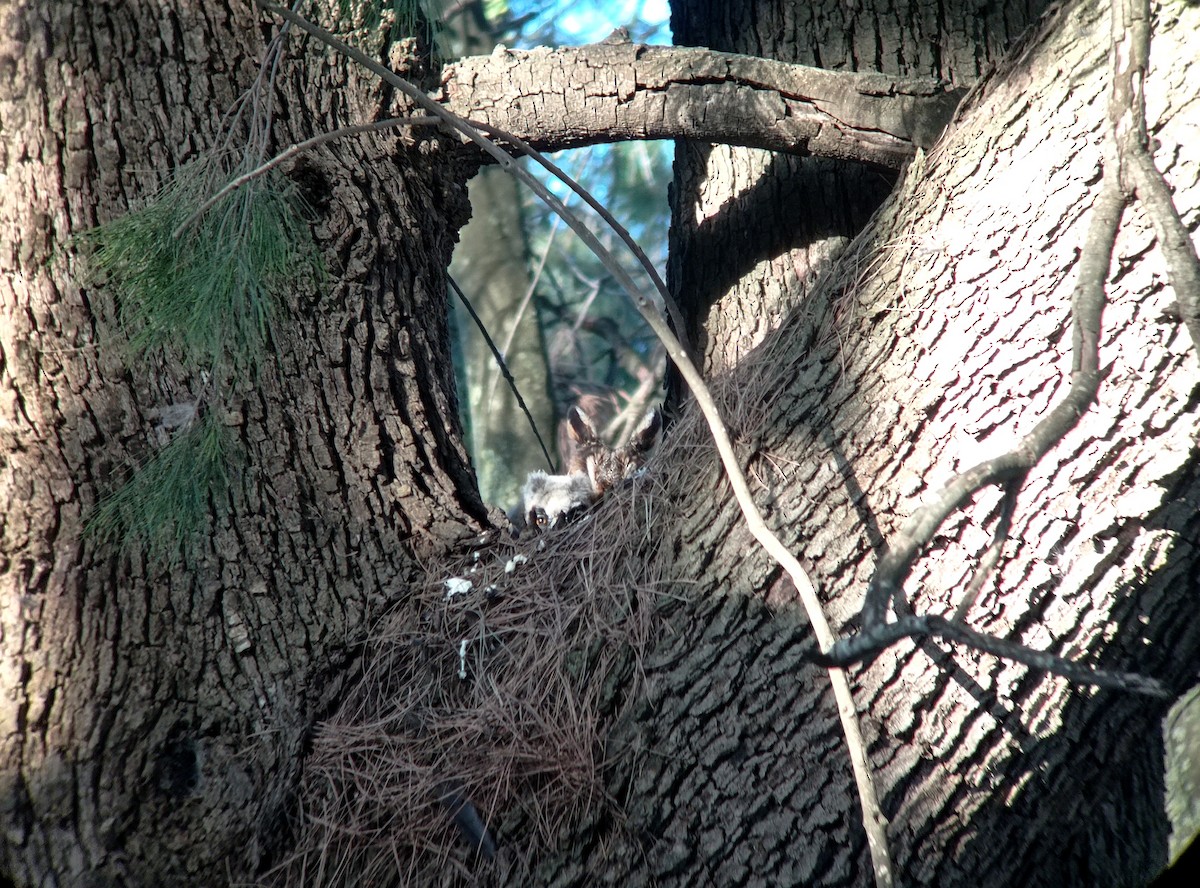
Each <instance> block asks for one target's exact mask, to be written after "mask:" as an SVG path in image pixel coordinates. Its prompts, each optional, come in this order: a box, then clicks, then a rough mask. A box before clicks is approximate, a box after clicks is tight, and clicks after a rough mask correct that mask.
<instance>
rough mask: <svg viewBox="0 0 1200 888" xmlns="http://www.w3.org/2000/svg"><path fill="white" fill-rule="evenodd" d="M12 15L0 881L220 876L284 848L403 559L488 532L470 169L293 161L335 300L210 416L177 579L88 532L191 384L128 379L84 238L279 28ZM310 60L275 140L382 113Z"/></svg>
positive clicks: (425, 156) (387, 152)
mask: <svg viewBox="0 0 1200 888" xmlns="http://www.w3.org/2000/svg"><path fill="white" fill-rule="evenodd" d="M0 14H2V16H3V33H4V34H5V38H4V39H5V43H4V51H3V58H4V59H5V63H4V64H3V65H0V69H2V70H3V71H4V75H3V78H2V79H3V81H4V83H3V86H2V87H0V88H2V89H3V90H4V91H5V92H4V94H3V95H2V96H0V101H2V103H0V114H2V117H0V130H2V131H3V134H4V135H3V138H4V141H5V146H4V151H3V157H2V159H0V164H2V170H0V175H2V177H3V182H4V187H3V189H0V228H2V230H3V231H4V232H5V234H4V239H5V253H4V256H3V259H2V260H0V262H2V263H3V267H4V274H3V276H0V454H2V456H0V460H2V461H0V503H2V506H0V552H2V553H3V554H2V556H0V640H2V643H3V648H4V651H3V653H4V660H3V667H2V668H3V679H2V681H0V686H2V687H3V697H2V700H0V718H2V719H3V721H2V722H0V724H2V727H0V737H2V739H0V822H3V824H4V829H3V839H2V840H0V873H3V874H7V875H8V876H9V877H10V878H12V879H13V880H14V881H15V882H17V883H18V884H29V885H32V884H38V885H53V884H58V885H64V886H65V885H166V884H185V883H187V884H196V885H202V884H212V885H215V884H223V883H224V882H226V881H227V880H228V878H229V877H230V875H231V874H232V875H237V874H246V873H251V872H254V871H255V869H256V868H258V867H259V866H261V865H262V864H263V862H264V858H265V857H266V855H268V854H269V853H270V852H271V850H272V849H275V848H276V847H277V846H278V843H279V839H280V836H281V834H282V831H283V829H284V826H285V822H286V818H287V817H288V816H289V812H291V811H292V810H294V807H293V806H294V787H295V782H296V779H297V774H298V772H299V769H300V767H301V762H302V754H303V750H304V748H305V744H306V742H307V738H308V736H309V733H310V731H311V727H312V725H313V722H314V720H315V719H316V718H317V717H319V716H320V715H321V714H322V713H324V712H325V711H327V709H328V707H329V706H330V705H331V704H332V702H333V701H334V700H335V699H336V698H337V695H338V691H339V688H340V687H341V685H342V679H343V676H344V675H345V674H346V670H347V667H348V665H349V664H350V663H351V662H352V661H353V658H354V657H355V656H356V654H357V653H358V645H359V644H360V643H361V639H362V637H363V633H364V631H365V627H366V626H368V625H369V624H370V623H371V621H372V620H373V618H374V617H375V615H377V614H378V613H379V612H380V611H381V609H382V608H384V607H385V606H387V605H388V604H389V603H391V602H394V601H395V600H396V599H398V598H399V597H400V596H401V595H403V593H404V592H405V591H406V588H407V584H408V583H409V582H410V581H411V578H412V577H413V576H414V575H415V574H416V570H417V569H416V566H415V564H414V559H413V554H414V553H418V554H419V555H420V556H421V557H423V558H434V557H436V556H437V555H438V554H439V553H441V552H443V551H445V550H446V548H447V547H448V546H450V545H451V544H452V543H453V542H454V541H456V540H459V539H461V538H462V537H464V536H466V535H469V534H471V533H472V532H474V531H476V530H477V529H478V527H479V526H480V522H481V521H483V520H484V513H483V508H482V506H481V504H480V502H479V500H478V496H477V494H476V493H474V482H473V477H472V474H471V470H470V467H469V465H468V464H467V461H466V457H465V453H464V450H463V448H462V445H461V435H460V431H459V429H458V428H457V421H456V419H455V417H456V410H455V405H454V397H455V396H454V388H453V379H452V372H451V363H450V358H449V354H450V349H449V346H448V342H447V336H446V326H445V323H444V319H445V317H446V305H445V276H444V270H445V268H446V266H447V264H448V262H449V259H450V251H451V249H452V245H453V244H452V232H453V230H454V227H455V226H456V225H458V224H461V222H462V221H463V219H464V218H465V216H466V204H465V192H464V189H463V187H462V182H461V176H457V175H456V176H451V175H449V174H448V172H447V170H446V169H445V168H444V164H442V163H441V162H440V161H439V159H438V158H439V156H444V155H440V153H439V149H438V147H437V146H436V144H434V143H430V142H425V143H418V144H415V145H412V146H411V147H410V148H407V149H406V148H403V147H402V146H401V145H400V143H399V141H398V139H397V137H396V136H395V135H394V134H391V133H389V134H384V135H376V136H367V137H360V138H356V139H351V140H343V141H340V142H336V143H332V144H329V145H327V146H326V147H324V148H322V149H321V150H319V151H317V152H315V153H313V154H311V155H307V156H305V157H304V158H303V159H302V160H301V161H300V162H299V163H298V164H296V166H295V167H293V169H292V172H291V174H292V176H293V177H294V178H295V180H296V181H297V182H298V183H299V184H300V186H301V187H302V189H303V190H304V192H305V196H306V197H307V198H308V200H309V202H310V203H311V204H312V205H313V206H314V207H315V208H316V211H317V216H318V218H317V222H316V226H315V230H316V233H317V237H318V241H319V244H320V246H321V247H322V248H323V250H324V256H325V262H326V267H327V270H328V272H329V283H328V286H326V287H323V288H322V292H320V293H319V294H317V293H312V292H305V293H296V294H295V295H294V298H293V299H291V300H290V304H289V306H288V308H289V309H290V311H291V314H290V316H289V317H287V318H285V319H284V320H283V321H282V322H280V323H279V324H278V325H277V327H276V329H275V331H274V336H273V338H272V342H271V348H272V349H273V351H274V354H273V355H272V356H271V357H270V359H268V360H266V361H264V369H263V371H262V374H261V378H258V379H255V380H247V381H243V384H242V385H241V386H240V387H238V388H237V389H236V392H235V395H234V397H233V399H232V400H231V401H229V402H228V403H211V402H210V403H209V404H207V405H206V406H207V408H208V409H211V410H214V411H216V412H217V413H218V415H219V416H220V417H221V418H222V420H223V421H224V422H226V423H227V424H229V425H230V426H231V427H232V428H234V429H235V431H236V434H237V437H238V439H239V443H240V445H241V447H242V449H243V457H242V461H241V469H240V471H239V472H238V473H237V475H236V481H235V484H234V488H233V490H232V492H231V503H230V506H229V508H228V510H227V511H223V512H219V513H218V516H217V517H216V518H215V519H214V520H213V521H212V522H211V523H210V524H209V525H208V526H207V527H206V528H205V529H204V532H203V533H204V537H205V539H203V540H202V542H201V544H200V546H199V553H198V555H197V556H196V558H195V559H194V561H191V562H189V563H187V564H186V567H182V566H181V567H176V568H174V569H166V568H163V567H161V566H158V565H156V564H153V563H148V562H147V561H145V560H144V559H143V558H142V557H140V556H138V555H136V554H134V555H129V556H125V555H120V554H117V553H114V552H113V551H112V550H111V548H108V547H98V546H97V545H96V544H95V543H94V542H93V541H90V540H85V539H83V538H81V525H82V522H83V521H84V520H85V518H86V517H87V516H88V514H89V512H90V510H91V509H92V508H93V507H94V506H95V505H96V502H97V498H98V497H99V496H100V495H102V494H103V493H105V492H107V491H109V490H111V489H112V487H113V486H114V485H115V484H116V483H117V482H118V481H119V480H120V479H121V478H122V477H124V475H125V474H126V473H127V472H128V471H129V470H130V469H131V468H132V467H133V466H135V465H136V464H137V463H138V462H139V461H141V460H144V459H146V458H147V457H148V456H150V455H151V454H152V453H153V452H154V449H155V447H156V443H157V441H158V440H159V436H160V435H161V430H157V429H156V428H155V426H156V421H155V420H154V419H153V411H155V410H156V409H157V408H161V407H164V406H167V405H169V404H171V403H175V402H181V401H188V400H193V399H195V398H197V397H199V395H200V393H201V391H202V389H203V386H202V381H201V380H194V379H185V378H181V376H180V374H179V373H178V371H177V370H173V368H172V362H171V358H170V356H168V357H167V358H166V359H165V360H162V361H159V360H155V361H151V362H137V363H135V364H134V365H133V366H131V367H129V368H128V369H124V368H122V367H121V365H120V364H119V363H118V361H117V360H116V355H118V354H119V351H118V348H119V346H118V344H117V342H116V341H115V338H116V337H115V335H114V333H115V331H114V305H113V300H112V296H111V293H110V291H109V290H108V289H106V288H105V287H104V286H100V285H96V286H93V285H85V284H83V283H81V282H82V281H83V280H84V279H85V272H84V267H83V264H82V262H81V260H80V255H79V252H78V245H77V244H76V243H75V242H74V241H72V240H71V238H72V236H73V235H77V234H79V233H81V232H83V231H85V230H87V229H88V228H90V227H91V226H94V225H96V224H97V223H101V222H105V221H108V220H110V219H112V218H114V217H116V216H118V215H120V214H123V213H125V212H127V211H128V210H130V209H131V208H136V207H138V206H139V205H141V204H143V203H144V202H145V201H147V200H149V199H150V198H151V197H152V196H153V194H154V190H155V188H156V187H157V186H158V185H160V184H162V182H163V176H165V175H166V174H167V172H168V171H171V170H175V169H177V168H178V167H179V166H180V165H181V164H183V163H184V162H186V161H188V160H193V159H195V158H196V157H197V156H198V155H199V154H200V153H201V152H205V151H208V150H210V149H211V148H212V147H213V146H214V145H215V144H216V143H217V141H218V139H219V138H220V134H219V133H218V132H216V130H215V127H216V126H217V122H218V121H219V120H220V118H221V116H222V115H223V114H224V112H225V111H226V110H227V109H228V108H229V107H230V106H231V104H232V102H233V101H234V99H235V98H237V97H238V96H239V95H241V94H242V92H243V91H244V90H245V89H246V87H247V86H248V85H249V84H250V83H251V82H252V81H253V79H254V77H255V76H256V74H257V71H258V66H259V64H260V62H261V59H262V58H263V50H264V45H263V42H262V35H263V34H264V33H266V34H271V33H274V31H275V30H277V28H278V25H277V23H275V22H268V20H267V19H266V18H265V17H261V16H260V15H259V14H258V13H257V12H256V11H254V7H253V6H252V5H251V4H248V3H243V2H234V3H194V4H167V3H161V2H155V0H131V2H123V3H115V4H96V3H89V2H78V3H76V2H63V3H5V4H3V7H2V8H0ZM291 45H292V47H294V46H295V43H292V44H291ZM307 58H310V59H312V58H314V55H312V54H308V55H307ZM319 58H320V59H321V61H320V62H319V63H317V64H304V63H303V62H298V61H297V60H295V59H290V60H288V62H287V63H285V64H284V65H283V66H282V68H281V70H282V71H283V74H282V75H281V78H280V87H279V92H278V94H277V96H276V98H277V99H278V100H279V102H280V105H279V106H278V107H277V108H276V111H275V136H276V139H275V145H274V146H273V150H278V148H279V147H282V146H286V145H287V144H289V143H290V142H293V141H298V140H300V139H301V138H304V137H307V136H310V135H312V134H314V133H316V132H321V131H325V130H329V129H333V128H335V127H337V126H342V125H346V124H350V123H359V122H362V121H367V120H371V119H374V118H375V117H376V116H390V115H391V114H392V113H394V111H395V109H394V108H391V107H387V108H384V109H383V112H384V113H383V114H378V112H379V111H380V107H379V106H380V103H381V102H382V101H383V95H384V94H383V91H382V90H381V89H380V88H379V87H378V85H377V83H376V82H374V80H373V79H372V78H371V77H370V76H369V75H367V74H364V73H362V72H360V71H358V70H357V69H355V68H354V67H353V66H351V65H349V64H348V63H347V62H345V60H341V59H335V58H333V57H332V56H327V57H319ZM234 138H235V143H236V141H237V140H238V139H243V138H244V134H242V133H237V134H235V137H234ZM418 220H419V221H418Z"/></svg>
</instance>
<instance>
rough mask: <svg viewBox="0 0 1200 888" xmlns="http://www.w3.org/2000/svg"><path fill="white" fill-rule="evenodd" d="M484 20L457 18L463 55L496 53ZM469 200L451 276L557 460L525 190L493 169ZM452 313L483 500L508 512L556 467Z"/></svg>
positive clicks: (462, 311)
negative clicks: (528, 484)
mask: <svg viewBox="0 0 1200 888" xmlns="http://www.w3.org/2000/svg"><path fill="white" fill-rule="evenodd" d="M484 14H485V12H484V10H483V9H482V4H480V8H478V9H467V8H464V10H463V11H462V12H460V14H459V15H458V16H456V18H455V20H454V24H453V26H452V28H453V32H454V40H453V41H452V42H453V45H454V49H455V52H456V54H459V55H464V56H467V55H486V54H487V53H489V52H491V50H492V47H493V46H494V45H495V39H494V38H493V37H492V35H490V34H485V33H482V32H481V31H480V30H479V29H478V27H477V26H476V21H475V16H476V15H478V16H479V17H480V18H482V17H483V16H484ZM469 194H470V200H471V209H472V214H471V221H470V222H469V223H467V225H465V226H464V227H463V229H462V232H461V233H460V237H459V243H458V247H457V248H456V249H455V252H454V265H453V267H452V268H451V273H452V274H453V275H454V279H455V281H457V283H458V285H459V286H460V287H462V288H463V291H464V292H465V293H466V294H467V298H468V299H469V300H471V305H472V307H473V308H474V309H475V312H476V314H477V315H478V316H479V318H480V320H481V321H482V322H483V326H484V327H485V328H486V329H487V331H488V333H489V334H490V335H491V337H492V339H493V341H495V343H496V345H497V347H499V348H500V349H501V350H502V352H503V354H504V361H505V364H506V365H507V366H508V369H509V372H511V373H512V375H513V378H515V379H516V381H517V387H518V389H519V390H520V392H521V397H522V398H523V399H524V400H525V404H526V406H527V407H528V408H529V412H530V414H531V416H532V417H533V421H534V423H535V424H536V426H537V428H538V431H539V432H540V433H541V436H542V440H543V441H544V442H545V445H546V447H547V448H548V449H549V450H550V456H551V457H554V458H555V459H557V454H556V453H555V452H554V442H555V425H556V422H557V416H556V414H555V409H554V399H553V397H552V395H551V391H550V366H549V364H548V362H547V359H546V344H545V341H544V338H543V335H542V325H541V324H540V323H539V319H538V313H537V308H536V306H535V304H534V301H533V299H532V294H531V293H530V292H529V291H530V287H531V286H532V281H531V279H530V274H529V265H528V258H529V257H528V253H529V249H528V243H527V239H526V236H525V220H524V219H523V218H522V212H521V197H520V190H519V186H518V184H517V182H516V180H515V179H514V178H513V177H512V176H510V175H508V173H506V172H504V171H503V170H501V169H499V168H498V167H494V166H488V167H484V168H483V169H481V170H480V171H479V172H478V173H477V174H476V175H475V176H474V177H473V178H472V179H471V182H470V185H469ZM451 307H452V310H453V312H454V323H455V327H456V329H457V332H458V341H459V346H460V348H461V349H462V361H461V364H462V369H463V376H464V377H465V381H466V391H465V392H464V393H463V396H464V397H463V400H464V401H465V403H466V405H467V414H468V417H469V421H468V428H467V432H468V436H469V440H470V445H471V458H472V460H473V461H474V463H475V472H476V474H477V476H478V478H479V493H480V495H481V496H482V497H483V500H484V502H486V503H488V504H490V505H495V506H498V507H500V508H501V509H509V508H511V507H512V506H514V505H517V503H518V501H519V499H520V495H521V485H522V484H523V483H524V481H525V476H526V475H527V474H529V473H530V472H532V471H533V470H534V469H541V470H542V471H550V470H551V467H549V466H547V465H546V458H545V456H544V455H543V454H542V448H541V446H540V445H539V444H538V440H537V435H535V434H534V432H533V429H531V428H530V427H529V420H528V419H527V418H526V417H525V414H524V413H523V412H522V411H521V407H520V405H519V404H518V403H517V399H516V397H515V396H514V395H513V393H512V391H511V389H509V387H508V383H506V382H505V381H504V377H503V374H502V373H501V371H500V367H499V366H497V364H496V359H495V357H494V356H493V355H492V352H491V349H489V348H488V346H487V343H486V342H485V341H484V339H483V334H481V333H480V332H479V329H478V328H477V327H476V325H475V322H474V320H473V319H472V318H471V316H470V312H468V311H467V310H466V308H465V307H464V306H463V305H462V304H461V302H460V301H459V300H457V299H455V300H453V301H452V303H451ZM506 343H507V346H508V347H507V348H505V345H506Z"/></svg>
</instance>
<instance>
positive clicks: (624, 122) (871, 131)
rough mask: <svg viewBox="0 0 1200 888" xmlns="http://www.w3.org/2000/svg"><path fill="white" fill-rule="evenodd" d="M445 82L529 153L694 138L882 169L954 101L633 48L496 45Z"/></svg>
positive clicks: (892, 84) (893, 80) (932, 130)
mask: <svg viewBox="0 0 1200 888" xmlns="http://www.w3.org/2000/svg"><path fill="white" fill-rule="evenodd" d="M442 82H443V88H444V90H445V96H446V99H447V101H448V104H449V107H450V108H451V109H452V110H454V111H456V112H457V113H459V114H465V115H466V116H469V117H474V118H475V119H477V120H480V121H482V122H484V123H488V124H490V125H492V126H496V127H499V128H500V129H504V130H507V131H508V132H511V133H513V134H515V135H517V136H520V137H521V138H523V139H526V140H528V141H530V142H532V143H533V144H534V145H535V146H538V147H547V146H549V147H554V148H572V147H579V146H582V145H589V144H594V143H596V142H598V141H606V142H611V141H614V140H619V139H694V140H697V141H701V142H724V143H729V144H733V145H747V146H751V147H755V148H767V149H771V150H774V151H787V152H793V153H798V154H806V153H812V154H818V155H821V156H824V157H841V158H847V159H850V160H857V161H865V162H868V163H873V164H877V165H879V166H884V167H891V168H896V167H898V166H899V165H900V164H901V163H903V162H904V161H905V160H907V159H908V158H909V157H911V156H912V152H913V150H914V148H917V147H921V148H928V147H930V145H931V144H932V143H933V140H934V139H936V138H937V136H938V135H939V134H940V133H941V132H942V130H943V129H944V128H945V126H946V124H947V123H948V122H949V120H950V116H951V114H953V112H954V108H955V106H956V105H957V104H958V100H959V99H960V98H961V97H962V94H963V91H962V90H950V89H948V88H946V87H945V86H944V85H942V84H941V83H939V82H938V81H935V80H932V79H927V78H907V79H906V78H899V77H891V76H888V75H885V74H849V73H832V72H829V71H822V70H820V69H819V68H802V67H799V66H796V65H788V64H784V63H782V62H777V61H773V60H771V59H764V58H754V57H751V56H740V55H734V54H732V53H722V52H713V51H712V50H706V49H692V48H687V47H658V46H640V45H635V44H631V43H629V44H616V45H608V44H595V45H591V46H582V47H569V48H565V49H555V50H550V49H545V48H542V49H535V50H533V51H531V52H523V51H514V50H508V49H504V48H503V47H500V48H498V49H497V50H496V52H494V53H493V54H492V55H491V56H484V57H476V58H468V59H463V60H462V61H459V62H456V63H455V64H453V65H448V66H447V67H446V69H445V73H444V74H443V78H442ZM564 84H569V87H567V89H566V90H565V91H564Z"/></svg>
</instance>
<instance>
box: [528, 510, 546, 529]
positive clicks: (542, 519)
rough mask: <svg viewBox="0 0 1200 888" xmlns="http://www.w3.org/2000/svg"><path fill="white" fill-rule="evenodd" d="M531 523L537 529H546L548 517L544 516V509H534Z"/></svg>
mask: <svg viewBox="0 0 1200 888" xmlns="http://www.w3.org/2000/svg"><path fill="white" fill-rule="evenodd" d="M531 523H532V524H535V525H537V526H538V527H546V526H548V525H549V524H550V516H549V515H547V514H546V510H545V509H534V510H533V514H532V521H531Z"/></svg>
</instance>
